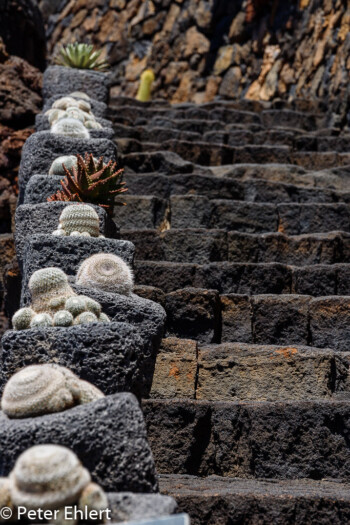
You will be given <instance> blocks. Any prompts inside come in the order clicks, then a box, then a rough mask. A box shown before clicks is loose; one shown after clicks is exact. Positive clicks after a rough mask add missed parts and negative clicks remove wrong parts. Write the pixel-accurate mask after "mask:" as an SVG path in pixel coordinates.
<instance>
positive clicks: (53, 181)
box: [23, 175, 63, 204]
mask: <svg viewBox="0 0 350 525" xmlns="http://www.w3.org/2000/svg"><path fill="white" fill-rule="evenodd" d="M62 178H63V177H60V176H55V175H50V176H48V175H33V176H32V177H30V179H29V181H28V184H27V186H26V191H25V193H24V201H23V203H24V204H39V203H41V202H46V201H47V199H48V197H50V196H51V195H53V194H54V193H56V191H57V190H59V189H60V188H61V184H60V181H61V180H62Z"/></svg>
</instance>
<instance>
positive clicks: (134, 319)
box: [72, 285, 166, 385]
mask: <svg viewBox="0 0 350 525" xmlns="http://www.w3.org/2000/svg"><path fill="white" fill-rule="evenodd" d="M72 287H73V289H74V291H75V292H76V293H77V294H79V295H86V296H88V297H91V298H92V299H95V301H98V302H99V303H100V304H101V306H102V311H103V312H105V313H106V314H107V315H108V316H109V318H110V319H111V320H112V321H115V322H123V323H130V324H132V325H134V326H135V327H136V328H137V329H138V330H139V331H140V332H141V333H142V334H144V335H145V338H146V339H147V340H150V341H151V343H152V348H153V351H152V352H150V353H149V355H148V357H146V356H145V360H144V362H143V365H142V373H143V376H144V380H143V381H144V384H147V385H148V383H149V382H152V378H153V374H154V366H155V359H156V356H157V353H158V350H159V347H160V344H161V341H162V337H163V335H164V326H165V320H166V313H165V310H164V308H163V307H162V306H161V305H160V304H158V303H156V302H154V301H150V300H149V299H144V298H142V297H139V296H138V295H135V294H131V295H129V296H125V295H120V294H116V293H106V292H103V291H102V290H96V289H94V288H84V287H82V286H77V285H73V286H72Z"/></svg>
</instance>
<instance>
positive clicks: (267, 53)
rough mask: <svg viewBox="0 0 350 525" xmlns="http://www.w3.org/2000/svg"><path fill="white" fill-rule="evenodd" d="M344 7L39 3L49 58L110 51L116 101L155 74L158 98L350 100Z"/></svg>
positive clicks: (271, 1) (160, 1) (235, 1)
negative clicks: (68, 50) (75, 50)
mask: <svg viewBox="0 0 350 525" xmlns="http://www.w3.org/2000/svg"><path fill="white" fill-rule="evenodd" d="M346 4H347V2H345V1H342V0H292V1H291V2H282V0H244V1H243V0H231V1H226V0H177V1H174V2H170V1H169V0H130V1H126V0H88V1H87V0H62V1H61V2H54V3H52V2H51V0H50V2H48V1H47V0H42V1H41V7H42V9H43V12H44V14H46V16H47V34H48V39H49V41H48V50H49V53H51V54H52V53H56V51H57V48H58V46H59V45H60V44H65V43H68V42H71V41H74V40H80V41H89V42H91V43H93V44H95V45H96V46H97V47H98V48H102V49H104V52H105V54H106V55H107V56H108V59H109V61H110V63H111V65H112V70H113V85H114V87H113V88H112V94H115V95H119V94H123V95H128V96H135V94H136V92H137V86H138V82H139V77H140V74H141V72H142V71H143V70H144V69H145V68H147V67H152V68H153V69H154V71H155V73H156V82H155V85H154V93H155V95H156V96H158V97H162V98H166V99H167V100H170V101H171V102H185V101H192V102H198V103H201V102H206V101H210V100H212V99H213V98H214V97H215V96H217V95H220V96H222V97H227V98H234V99H235V98H241V97H246V98H249V99H253V100H272V99H274V98H276V97H282V98H286V99H288V98H311V99H313V98H317V97H320V98H324V99H334V100H335V99H336V98H338V99H342V100H343V101H344V100H345V101H346V96H345V95H344V94H345V93H346V92H347V90H348V89H349V88H348V85H347V84H348V71H349V67H350V33H349V31H350V10H349V8H348V7H347V6H346ZM339 95H341V97H339ZM341 103H342V102H338V103H337V104H341ZM345 103H346V102H345Z"/></svg>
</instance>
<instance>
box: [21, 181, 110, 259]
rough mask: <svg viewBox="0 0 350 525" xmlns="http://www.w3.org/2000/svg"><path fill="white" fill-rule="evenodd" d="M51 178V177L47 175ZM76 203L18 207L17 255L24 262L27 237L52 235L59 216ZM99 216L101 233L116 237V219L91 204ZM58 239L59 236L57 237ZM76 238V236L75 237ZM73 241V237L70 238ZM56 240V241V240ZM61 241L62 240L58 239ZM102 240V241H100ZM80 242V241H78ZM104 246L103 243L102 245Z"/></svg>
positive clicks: (48, 203) (46, 203)
mask: <svg viewBox="0 0 350 525" xmlns="http://www.w3.org/2000/svg"><path fill="white" fill-rule="evenodd" d="M47 178H48V179H50V178H51V177H47ZM72 205H74V203H73V202H59V201H57V202H42V203H40V204H34V205H33V204H22V205H21V206H18V207H17V210H16V215H15V225H16V229H15V241H16V250H17V257H18V260H19V261H20V263H21V264H22V259H23V250H24V249H25V243H26V239H27V238H28V237H33V236H34V235H39V234H46V235H51V234H52V232H53V231H55V230H57V228H58V221H59V217H60V215H61V213H62V211H63V209H64V208H65V207H66V206H72ZM89 206H91V207H92V208H94V210H95V211H96V213H97V214H98V216H99V219H100V233H101V235H104V236H105V237H109V238H113V239H116V238H118V237H119V230H118V228H117V227H116V225H115V223H114V221H112V219H110V218H109V216H108V215H107V213H106V212H105V210H104V209H103V208H101V206H97V205H95V204H89ZM55 239H56V241H57V237H55ZM75 239H76V238H75ZM70 240H71V241H72V239H70ZM56 241H55V242H56ZM57 242H60V241H57ZM98 242H100V241H98ZM78 244H79V242H78ZM101 246H102V245H101Z"/></svg>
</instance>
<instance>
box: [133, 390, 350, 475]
mask: <svg viewBox="0 0 350 525" xmlns="http://www.w3.org/2000/svg"><path fill="white" fill-rule="evenodd" d="M349 410H350V407H349V403H348V402H345V401H344V402H343V401H292V402H288V401H285V402H272V403H267V402H265V403H261V402H246V403H229V402H212V403H209V402H204V401H187V400H186V401H185V400H176V401H175V400H170V401H163V400H147V401H144V402H143V411H144V416H145V420H146V426H147V433H148V439H149V443H150V445H151V449H152V452H153V455H154V459H155V462H156V468H157V471H158V472H159V473H162V474H171V473H172V474H190V475H200V476H208V475H211V474H216V475H219V476H230V477H244V478H247V477H249V478H269V479H271V478H275V479H297V478H311V479H316V480H319V479H323V478H335V479H342V480H343V481H348V480H349V479H350V470H349V465H350V450H349V445H348V435H349ZM169 443H171V447H169Z"/></svg>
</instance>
